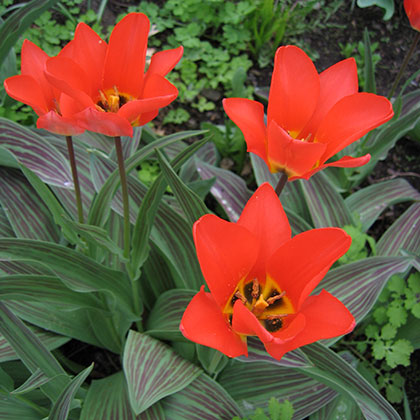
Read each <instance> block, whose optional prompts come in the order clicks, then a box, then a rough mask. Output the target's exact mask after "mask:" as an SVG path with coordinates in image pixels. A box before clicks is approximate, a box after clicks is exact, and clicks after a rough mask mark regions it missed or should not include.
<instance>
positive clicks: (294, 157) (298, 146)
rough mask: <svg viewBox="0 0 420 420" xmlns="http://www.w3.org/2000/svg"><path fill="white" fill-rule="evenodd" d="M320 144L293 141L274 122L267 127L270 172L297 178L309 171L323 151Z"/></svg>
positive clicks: (322, 146) (323, 147) (323, 146)
mask: <svg viewBox="0 0 420 420" xmlns="http://www.w3.org/2000/svg"><path fill="white" fill-rule="evenodd" d="M325 148H326V146H325V145H323V144H321V143H310V142H306V141H302V140H295V139H294V138H292V137H291V136H289V134H287V132H286V131H285V130H283V128H281V127H280V126H279V125H277V123H276V122H275V121H271V122H270V123H269V125H268V160H269V168H270V171H271V172H279V171H285V172H286V174H287V175H288V176H289V177H291V176H299V175H302V174H304V173H306V172H308V171H310V170H311V169H312V168H313V167H314V165H315V164H316V162H317V161H318V160H319V159H320V157H321V156H322V154H323V153H324V151H325Z"/></svg>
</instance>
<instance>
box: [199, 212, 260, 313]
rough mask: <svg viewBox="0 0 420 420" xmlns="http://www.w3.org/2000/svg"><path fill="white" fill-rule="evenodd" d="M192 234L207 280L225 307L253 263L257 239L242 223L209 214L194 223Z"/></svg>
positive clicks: (215, 297)
mask: <svg viewBox="0 0 420 420" xmlns="http://www.w3.org/2000/svg"><path fill="white" fill-rule="evenodd" d="M193 235H194V242H195V246H196V249H197V256H198V261H199V262H200V266H201V271H202V272H203V275H204V278H205V279H206V283H207V285H208V287H209V289H210V291H211V293H212V295H213V297H214V299H215V300H216V302H217V303H218V304H219V305H220V307H222V308H224V306H225V305H226V302H227V301H228V299H230V297H231V295H232V294H233V292H234V291H235V288H236V286H237V285H238V283H239V281H240V280H241V279H243V278H244V277H246V276H247V275H248V273H249V272H250V271H251V269H252V267H253V266H254V264H255V260H256V258H257V255H258V242H257V239H256V238H255V237H254V235H252V233H251V232H249V231H248V230H246V229H244V228H243V227H242V226H238V225H236V224H235V223H230V222H226V221H225V220H222V219H220V218H219V217H217V216H214V215H211V214H208V215H205V216H203V217H201V218H200V219H199V220H198V221H197V222H195V223H194V227H193Z"/></svg>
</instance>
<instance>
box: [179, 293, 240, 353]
mask: <svg viewBox="0 0 420 420" xmlns="http://www.w3.org/2000/svg"><path fill="white" fill-rule="evenodd" d="M179 328H180V330H181V332H182V334H183V335H184V336H185V337H186V338H188V339H189V340H192V341H194V342H196V343H199V344H203V345H204V346H208V347H212V348H214V349H216V350H219V351H221V352H222V353H224V354H226V356H229V357H238V356H242V355H245V356H248V350H247V346H246V339H245V338H242V337H241V336H240V335H238V334H236V333H235V332H233V331H232V328H231V327H230V325H229V324H228V323H227V322H226V319H225V317H224V316H223V314H222V312H221V311H220V308H219V306H218V305H217V303H216V301H215V300H214V299H213V296H212V295H211V294H210V293H205V292H204V286H203V287H202V288H201V290H200V291H199V292H198V293H197V294H196V295H195V296H194V297H193V299H192V301H191V302H190V303H189V305H188V306H187V309H186V310H185V312H184V315H183V317H182V320H181V325H180V327H179Z"/></svg>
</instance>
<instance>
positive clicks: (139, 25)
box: [103, 13, 150, 98]
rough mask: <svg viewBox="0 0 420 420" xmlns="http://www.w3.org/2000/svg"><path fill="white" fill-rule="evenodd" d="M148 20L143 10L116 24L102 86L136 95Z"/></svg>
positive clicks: (144, 54)
mask: <svg viewBox="0 0 420 420" xmlns="http://www.w3.org/2000/svg"><path fill="white" fill-rule="evenodd" d="M149 27H150V23H149V19H148V18H147V16H146V15H144V14H143V13H130V14H128V15H127V16H125V17H124V18H123V19H122V20H121V21H120V22H119V23H117V24H116V25H115V28H114V30H113V31H112V33H111V37H110V39H109V44H108V50H107V54H106V58H105V72H104V81H103V87H104V89H105V90H107V89H113V87H114V86H116V87H117V89H118V90H119V91H120V92H123V93H127V94H130V95H132V96H134V97H136V98H137V97H138V96H139V95H140V92H141V88H142V85H143V78H144V66H145V62H146V50H147V37H148V35H149Z"/></svg>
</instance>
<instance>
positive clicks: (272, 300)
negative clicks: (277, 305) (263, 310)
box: [267, 290, 286, 305]
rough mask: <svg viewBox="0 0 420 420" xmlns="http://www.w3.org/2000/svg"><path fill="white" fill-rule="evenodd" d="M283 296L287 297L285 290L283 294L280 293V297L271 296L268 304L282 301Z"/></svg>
mask: <svg viewBox="0 0 420 420" xmlns="http://www.w3.org/2000/svg"><path fill="white" fill-rule="evenodd" d="M283 296H286V292H285V291H284V290H283V291H282V292H281V293H279V294H278V295H274V296H271V297H269V298H268V299H267V303H268V304H269V305H272V304H273V303H274V302H276V301H278V300H279V299H281V298H282V297H283Z"/></svg>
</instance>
